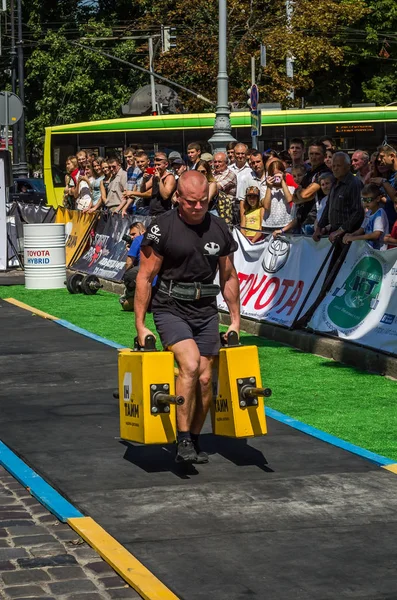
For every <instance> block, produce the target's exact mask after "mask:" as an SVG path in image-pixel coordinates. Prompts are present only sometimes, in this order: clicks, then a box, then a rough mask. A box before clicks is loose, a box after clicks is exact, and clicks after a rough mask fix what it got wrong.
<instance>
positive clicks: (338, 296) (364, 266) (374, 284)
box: [328, 256, 383, 329]
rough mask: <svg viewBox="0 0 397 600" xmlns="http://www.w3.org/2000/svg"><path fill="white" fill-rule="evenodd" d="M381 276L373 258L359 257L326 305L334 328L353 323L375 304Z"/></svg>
mask: <svg viewBox="0 0 397 600" xmlns="http://www.w3.org/2000/svg"><path fill="white" fill-rule="evenodd" d="M382 277H383V270H382V265H381V264H380V262H379V261H378V260H377V259H376V258H374V257H372V256H366V257H365V258H363V259H362V260H360V262H359V263H358V264H357V265H356V266H355V267H354V269H353V271H352V272H351V273H350V275H349V277H348V278H347V279H346V281H345V283H344V284H343V286H342V287H341V288H336V290H335V292H334V293H333V296H334V299H333V300H332V302H331V303H330V304H329V305H328V317H329V318H330V319H331V321H332V322H333V323H334V325H335V326H336V327H337V328H339V329H352V328H354V327H357V325H359V324H360V323H361V322H362V321H363V320H364V319H365V317H366V316H367V315H368V314H369V312H370V311H371V310H374V309H375V308H376V307H377V305H378V296H379V292H380V288H381V285H382Z"/></svg>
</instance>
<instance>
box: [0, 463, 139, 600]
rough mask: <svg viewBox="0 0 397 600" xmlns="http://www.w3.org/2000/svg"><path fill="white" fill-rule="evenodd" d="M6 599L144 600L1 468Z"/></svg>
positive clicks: (0, 581)
mask: <svg viewBox="0 0 397 600" xmlns="http://www.w3.org/2000/svg"><path fill="white" fill-rule="evenodd" d="M0 598H1V600H3V599H4V600H22V599H24V600H33V599H35V600H38V599H41V600H55V599H56V600H102V599H103V600H112V599H118V598H120V599H121V598H128V599H140V598H141V597H140V596H139V595H138V594H137V593H136V592H135V590H133V589H132V588H131V587H130V586H128V585H127V584H126V583H125V581H124V580H123V579H121V577H119V576H118V575H117V573H115V571H114V570H113V569H112V568H111V567H110V566H109V565H108V564H107V563H106V562H105V561H103V560H102V559H101V558H100V556H99V555H98V554H97V553H96V552H95V551H94V550H93V549H92V548H90V546H88V545H87V544H86V543H85V542H84V541H83V540H82V539H81V538H80V537H79V536H78V535H77V533H76V532H75V531H73V529H72V528H71V527H69V525H65V524H63V523H61V522H60V521H58V519H57V518H56V517H54V516H53V515H52V514H51V513H49V512H48V511H47V510H46V509H45V508H44V507H43V506H42V505H41V504H40V503H39V502H37V501H36V500H35V499H34V498H33V497H32V496H31V495H30V494H29V492H28V491H27V490H26V489H25V488H24V487H23V486H21V485H20V484H19V483H18V482H17V481H16V480H15V479H14V478H13V477H12V476H11V475H9V473H7V471H6V470H5V469H3V468H2V467H0Z"/></svg>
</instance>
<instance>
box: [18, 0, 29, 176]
mask: <svg viewBox="0 0 397 600" xmlns="http://www.w3.org/2000/svg"><path fill="white" fill-rule="evenodd" d="M17 2H18V42H17V45H18V83H19V97H20V99H21V101H22V104H23V114H22V117H21V119H20V121H19V136H18V137H19V176H20V177H27V175H28V165H27V162H26V145H25V144H26V139H25V79H24V78H25V75H24V63H23V36H22V0H17Z"/></svg>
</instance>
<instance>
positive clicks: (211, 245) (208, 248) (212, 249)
mask: <svg viewBox="0 0 397 600" xmlns="http://www.w3.org/2000/svg"><path fill="white" fill-rule="evenodd" d="M220 249H221V248H220V246H219V244H216V243H215V242H207V243H206V245H205V246H204V256H217V255H218V254H219V250H220Z"/></svg>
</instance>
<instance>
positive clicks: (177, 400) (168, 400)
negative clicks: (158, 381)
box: [153, 392, 185, 406]
mask: <svg viewBox="0 0 397 600" xmlns="http://www.w3.org/2000/svg"><path fill="white" fill-rule="evenodd" d="M153 400H154V401H155V403H156V404H166V405H167V404H177V405H178V406H180V405H181V404H184V403H185V398H184V397H183V396H175V395H174V396H172V395H170V394H163V393H162V392H156V393H155V394H154V395H153Z"/></svg>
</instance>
